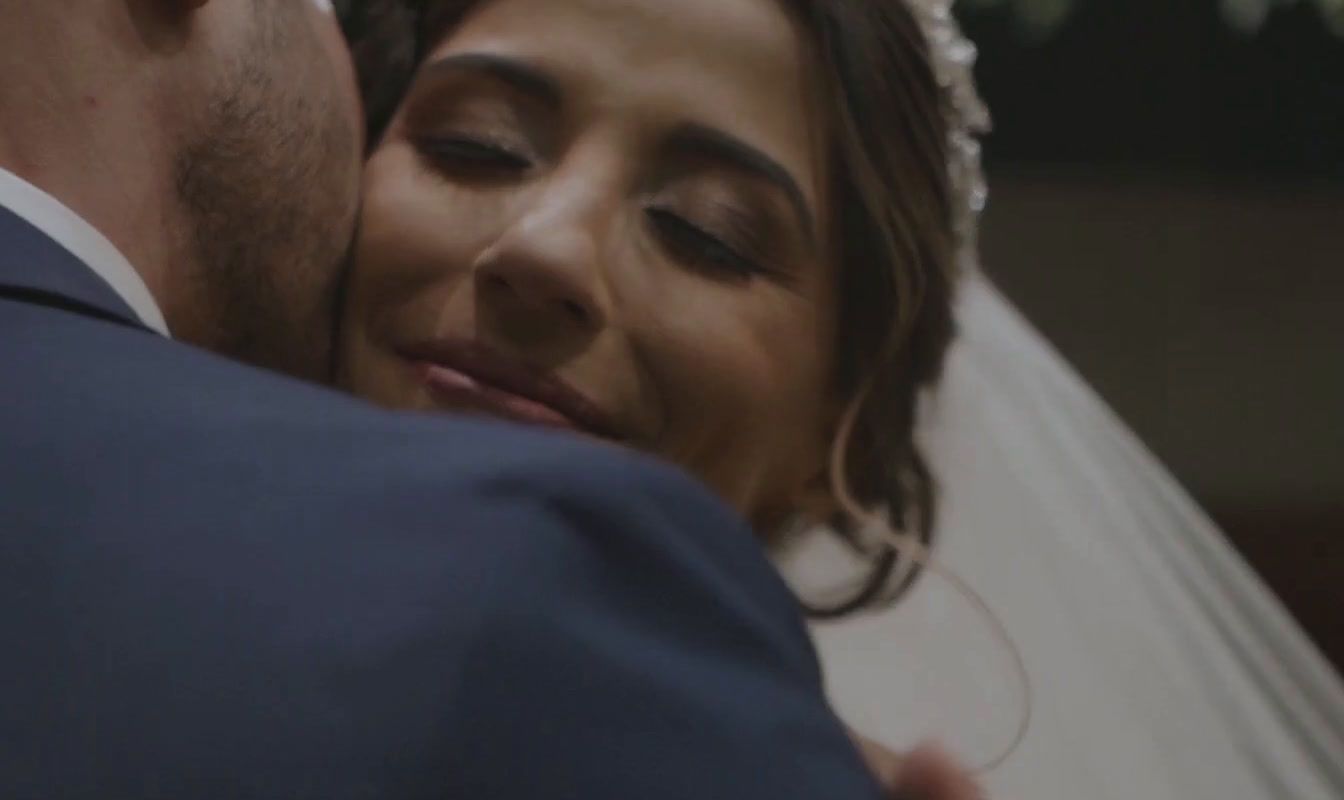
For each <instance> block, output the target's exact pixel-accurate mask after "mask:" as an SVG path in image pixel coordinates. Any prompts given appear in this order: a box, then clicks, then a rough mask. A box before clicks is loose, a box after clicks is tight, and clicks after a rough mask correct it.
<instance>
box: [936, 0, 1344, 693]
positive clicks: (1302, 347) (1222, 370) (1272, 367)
mask: <svg viewBox="0 0 1344 800" xmlns="http://www.w3.org/2000/svg"><path fill="white" fill-rule="evenodd" d="M1270 7H1274V8H1276V9H1277V10H1273V11H1271V12H1269V13H1267V14H1262V13H1260V12H1261V11H1264V10H1265V9H1268V8H1270ZM1329 8H1334V9H1335V11H1334V12H1333V14H1334V15H1333V16H1331V12H1329V11H1328V10H1327V9H1329ZM958 11H959V15H960V16H961V18H962V20H963V22H964V24H965V26H966V28H967V31H968V33H970V34H971V36H972V37H973V38H974V39H975V40H976V41H977V43H978V44H979V46H980V50H981V59H980V63H979V67H978V70H977V73H978V76H979V80H980V85H981V89H982V90H983V93H984V94H985V96H986V98H987V100H988V101H989V103H990V105H991V107H992V108H993V110H994V113H995V133H994V135H993V136H992V137H991V139H990V140H989V142H988V143H987V150H988V160H989V165H990V178H991V186H992V195H991V201H990V208H989V210H988V212H987V215H986V220H985V232H984V240H983V244H984V251H985V262H986V270H987V271H988V272H989V273H990V275H991V276H992V277H993V278H994V279H995V280H996V282H997V283H998V284H999V285H1000V287H1001V288H1002V289H1003V290H1004V291H1005V293H1006V294H1007V295H1008V296H1009V297H1011V298H1012V299H1013V300H1014V301H1015V302H1016V303H1017V304H1018V305H1019V307H1020V308H1021V309H1022V310H1023V312H1024V313H1025V314H1026V315H1027V316H1028V317H1029V318H1030V319H1031V320H1032V321H1033V323H1035V325H1036V326H1037V327H1038V328H1039V329H1040V330H1041V331H1042V332H1044V333H1045V335H1046V336H1047V337H1048V338H1049V339H1050V340H1051V341H1052V342H1053V343H1054V344H1055V345H1056V347H1058V348H1059V350H1060V351H1062V352H1063V354H1064V355H1065V357H1066V358H1067V359H1068V360H1069V361H1070V362H1071V363H1072V364H1073V365H1074V366H1075V367H1077V368H1078V370H1079V371H1080V372H1082V374H1083V375H1084V376H1085V377H1086V378H1087V379H1088V380H1089V381H1090V382H1091V383H1092V385H1093V386H1094V387H1095V388H1096V389H1097V390H1098V391H1099V392H1100V393H1101V395H1102V396H1103V397H1105V398H1106V400H1107V401H1108V402H1109V403H1110V404H1111V405H1112V407H1113V408H1115V410H1116V411H1118V412H1119V414H1120V415H1121V416H1122V417H1123V418H1124V419H1125V420H1126V422H1128V423H1129V424H1130V425H1131V426H1132V427H1133V428H1134V429H1135V430H1136V431H1137V432H1138V434H1139V435H1140V436H1141V437H1142V438H1143V440H1144V441H1145V442H1146V443H1147V444H1148V445H1149V446H1150V447H1151V448H1152V449H1153V450H1154V451H1156V453H1157V454H1158V456H1159V457H1160V458H1161V459H1162V460H1163V461H1164V462H1165V463H1166V464H1167V465H1168V466H1169V467H1170V468H1171V469H1172V470H1173V471H1174V472H1175V474H1176V476H1177V478H1178V479H1179V480H1180V481H1181V482H1182V483H1183V484H1184V485H1185V486H1186V488H1187V489H1189V490H1190V492H1191V493H1193V494H1194V496H1195V497H1196V498H1197V499H1198V500H1199V502H1200V503H1201V504H1202V505H1203V506H1204V508H1205V509H1206V510H1207V511H1208V512H1209V513H1210V514H1211V515H1212V516H1213V517H1214V519H1215V520H1216V521H1217V522H1218V523H1219V524H1220V525H1221V526H1222V527H1223V529H1224V530H1225V532H1226V533H1227V534H1228V536H1229V537H1230V538H1231V539H1232V541H1233V543H1234V544H1235V545H1236V547H1237V548H1238V549H1239V550H1240V551H1241V552H1242V553H1243V554H1244V555H1245V556H1246V558H1247V559H1248V560H1249V561H1250V562H1251V564H1252V565H1253V566H1254V567H1255V568H1256V569H1257V570H1258V571H1259V572H1260V573H1261V575H1262V576H1263V577H1264V578H1265V579H1266V581H1267V582H1268V583H1269V584H1270V586H1271V587H1272V588H1273V589H1274V591H1275V592H1276V593H1277V594H1278V595H1279V596H1280V597H1281V598H1282V599H1283V600H1284V602H1285V603H1286V605H1287V606H1288V608H1289V609H1290V610H1291V611H1292V612H1293V613H1294V614H1295V615H1296V616H1297V618H1298V619H1299V620H1300V621H1301V622H1302V624H1303V626H1304V627H1305V628H1306V629H1307V631H1308V632H1309V634H1311V636H1312V637H1313V638H1314V639H1315V640H1316V641H1317V643H1318V644H1319V645H1320V646H1321V647H1322V649H1323V650H1325V651H1326V653H1327V656H1328V657H1330V658H1331V659H1332V660H1333V661H1334V663H1335V664H1336V666H1339V667H1341V668H1344V3H1340V2H1338V0H1298V1H1297V2H1295V1H1294V0H1072V2H1071V3H1070V2H1069V0H960V2H958ZM1332 23H1333V27H1332Z"/></svg>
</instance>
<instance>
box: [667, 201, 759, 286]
mask: <svg viewBox="0 0 1344 800" xmlns="http://www.w3.org/2000/svg"><path fill="white" fill-rule="evenodd" d="M644 213H645V214H646V216H647V217H648V220H649V223H650V224H651V225H652V227H653V230H654V232H655V233H656V234H657V236H658V238H659V239H660V240H661V241H662V243H663V245H664V246H665V247H666V248H667V249H668V250H669V251H670V252H671V254H672V255H673V257H675V258H677V259H680V260H682V261H685V262H687V263H688V264H689V265H690V266H692V267H695V268H697V269H702V270H707V271H709V272H711V273H713V274H714V275H716V276H719V277H727V278H730V279H734V280H750V279H752V278H755V277H758V276H761V275H767V274H770V275H773V274H776V273H775V272H774V271H773V270H770V269H767V268H765V267H763V266H762V265H761V262H760V260H759V259H758V258H756V257H755V256H754V255H748V253H752V252H753V251H754V249H755V248H754V245H753V244H751V243H750V241H748V242H747V243H743V244H737V243H736V242H734V243H730V241H731V240H732V238H736V237H722V236H718V235H715V234H713V233H710V232H709V231H708V230H706V229H705V228H704V227H701V226H700V225H697V224H695V223H693V222H691V221H690V220H688V219H687V218H686V217H685V216H682V215H681V214H679V213H678V212H676V211H674V210H672V209H671V208H668V207H666V206H660V205H652V206H649V207H647V208H646V209H645V211H644ZM743 236H744V237H745V238H747V239H748V240H750V239H751V238H752V237H751V236H750V235H749V234H745V233H744V234H743Z"/></svg>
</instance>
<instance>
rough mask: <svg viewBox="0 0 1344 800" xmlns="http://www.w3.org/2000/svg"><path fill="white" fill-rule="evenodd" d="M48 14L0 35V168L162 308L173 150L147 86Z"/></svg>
mask: <svg viewBox="0 0 1344 800" xmlns="http://www.w3.org/2000/svg"><path fill="white" fill-rule="evenodd" d="M53 5H55V4H53ZM39 8H40V6H39ZM47 13H48V12H45V11H41V10H39V11H33V12H24V14H23V15H21V16H28V15H29V14H31V18H30V19H25V20H24V21H23V23H22V24H18V25H13V26H10V25H6V26H4V27H5V31H4V32H2V33H0V167H3V168H5V169H7V170H9V171H10V172H12V173H14V174H15V175H17V176H19V177H20V178H23V179H24V180H25V181H27V182H29V183H31V184H33V185H34V186H36V187H38V188H40V189H42V190H43V191H45V192H46V193H47V194H50V195H51V196H52V197H55V198H56V199H57V200H59V201H60V202H61V203H63V204H64V205H65V206H67V207H68V208H70V209H71V210H72V211H74V212H75V213H76V214H78V215H79V216H80V217H82V218H83V219H84V220H86V221H87V222H88V223H89V224H91V225H92V226H93V227H94V228H96V229H97V230H98V231H99V232H100V233H102V234H103V236H105V237H107V239H108V240H109V241H111V242H112V243H113V244H114V245H115V246H116V247H117V249H118V250H120V251H121V252H122V253H123V254H124V255H125V256H126V258H127V259H128V260H129V261H130V262H131V264H132V265H134V267H135V269H136V271H137V272H139V273H140V275H141V278H142V279H143V280H144V282H145V284H146V285H147V286H148V287H149V289H150V292H151V293H152V294H153V295H154V296H155V297H158V298H162V297H163V292H164V289H165V286H164V272H163V265H165V264H167V263H170V259H171V257H172V256H171V250H172V241H171V239H170V237H169V236H168V235H167V233H168V232H169V231H171V230H172V226H171V223H170V220H169V214H170V212H171V208H172V207H171V204H170V203H169V198H170V195H169V194H168V190H170V189H171V186H172V183H171V174H170V172H169V169H170V162H169V158H168V156H167V150H166V148H167V146H168V142H167V141H166V140H165V137H164V136H163V135H162V134H161V133H160V132H158V131H156V130H155V129H154V125H153V121H152V120H149V119H146V114H145V113H144V111H145V109H147V108H149V107H150V106H151V103H150V102H149V97H148V96H147V95H146V92H147V91H148V90H149V87H148V86H147V81H146V79H145V77H144V75H143V72H142V73H141V74H136V71H135V70H134V69H132V68H131V67H130V66H128V65H126V64H124V63H118V62H117V61H115V60H114V59H112V58H110V57H105V58H104V59H103V60H102V61H101V62H99V57H100V56H102V55H105V54H104V53H102V52H100V50H101V49H103V48H100V47H99V43H98V42H97V41H91V40H90V37H87V36H81V35H80V31H79V30H78V28H77V26H74V25H71V26H64V27H63V26H60V25H53V24H52V23H51V22H50V21H45V24H44V20H43V17H44V16H47ZM76 16H79V15H76ZM74 54H78V55H74Z"/></svg>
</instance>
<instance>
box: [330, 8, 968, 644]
mask: <svg viewBox="0 0 1344 800" xmlns="http://www.w3.org/2000/svg"><path fill="white" fill-rule="evenodd" d="M487 1H488V0H367V1H366V2H359V1H358V0H354V2H349V3H346V4H345V5H346V6H348V7H347V8H345V9H344V13H343V15H342V16H343V23H344V25H345V29H346V33H347V36H348V38H349V40H350V43H351V48H352V52H353V54H354V58H355V63H356V68H357V70H358V74H359V81H360V88H361V90H362V92H363V94H364V99H365V103H366V108H367V116H368V124H369V133H370V136H369V141H370V143H371V146H372V145H373V144H376V142H377V140H378V136H379V134H380V133H381V131H382V129H383V127H384V126H385V125H386V124H387V122H388V121H389V120H390V119H391V117H392V115H393V113H394V112H395V110H396V107H397V105H398V103H399V102H400V100H401V98H402V95H403V93H404V92H405V90H406V87H407V85H408V84H409V82H410V80H411V77H412V75H413V74H414V72H415V69H416V68H417V66H418V64H419V62H420V59H421V58H422V57H423V55H424V54H425V53H426V52H427V50H428V48H429V47H431V46H433V45H434V44H436V43H437V42H439V41H440V40H441V39H442V37H443V36H444V35H446V33H447V32H448V31H450V30H451V29H452V28H453V27H454V26H455V25H457V24H458V23H459V22H460V21H461V20H462V19H463V18H464V17H465V16H466V14H467V13H468V12H470V11H471V10H472V9H473V8H474V7H476V6H477V5H479V4H480V3H481V2H487ZM779 1H780V2H781V3H783V4H784V5H785V7H786V8H787V9H788V10H789V11H790V12H791V13H793V14H795V15H796V17H797V18H798V19H799V20H800V21H802V22H803V23H804V25H805V27H806V29H807V30H808V31H810V33H811V35H812V36H813V39H814V42H815V46H816V49H817V53H818V54H819V57H820V60H821V65H822V68H823V71H824V73H825V74H824V75H823V76H821V77H822V80H823V86H824V89H825V97H826V102H827V103H828V104H829V108H828V110H829V113H830V117H831V119H830V120H829V122H830V127H831V136H832V158H833V161H834V167H835V169H834V175H835V187H834V195H833V196H834V197H836V198H837V202H836V203H835V204H834V208H833V209H832V212H833V215H834V226H833V229H834V230H835V231H836V232H837V244H838V247H837V251H838V253H839V257H840V259H841V264H842V265H843V269H842V270H840V275H841V278H840V287H839V288H840V298H841V300H840V303H841V308H840V314H839V317H838V318H839V320H840V330H839V336H838V340H837V343H836V348H837V351H836V365H837V375H836V380H837V382H838V385H839V388H840V389H841V390H842V391H843V392H844V395H843V396H845V397H849V398H851V402H852V408H851V412H852V414H851V415H850V418H851V419H852V421H853V425H852V428H851V429H849V430H848V431H847V432H842V433H841V434H840V435H841V437H842V438H841V440H840V441H838V443H837V447H838V448H840V450H839V452H838V454H837V459H836V462H837V463H839V464H841V465H843V468H842V470H840V471H841V472H843V474H840V475H832V480H833V481H836V482H838V483H839V484H840V485H842V486H843V487H844V488H845V489H846V490H847V491H846V492H845V494H848V495H850V496H852V497H854V498H855V499H856V500H857V501H858V502H859V503H861V504H863V505H864V506H865V507H869V508H874V509H882V510H883V511H884V512H885V514H886V516H887V519H888V521H889V523H890V524H891V525H892V526H893V527H895V528H897V529H900V530H903V531H905V532H907V533H911V534H914V535H915V536H916V537H917V539H918V540H919V541H920V542H921V543H922V544H925V545H927V544H929V543H930V542H931V540H932V536H933V530H934V521H935V520H934V509H935V498H934V481H933V477H932V476H931V475H930V472H929V469H928V466H927V465H926V463H925V461H924V458H923V457H922V455H921V453H920V451H919V448H918V447H917V445H916V443H915V441H914V428H915V413H916V408H917V405H918V402H919V397H920V395H921V393H922V390H923V389H925V388H926V387H929V386H931V385H933V384H934V383H936V381H937V379H938V377H939V374H940V372H941V368H942V363H943V358H944V354H945V353H946V351H947V347H948V344H949V343H950V341H951V339H952V337H953V334H954V324H953V318H952V298H953V293H954V289H955V285H956V279H957V269H956V252H957V237H956V235H955V233H954V229H953V209H952V199H951V188H950V178H949V175H948V166H947V165H948V152H947V142H948V130H947V125H948V123H947V114H946V113H945V111H946V107H945V102H946V98H945V97H944V96H943V93H942V92H941V90H940V89H939V87H938V83H937V81H936V80H935V76H934V74H933V69H932V66H931V64H930V61H929V53H928V45H927V42H926V41H925V39H924V36H923V33H922V31H921V29H920V26H919V23H918V21H917V20H916V19H915V18H914V16H913V15H912V14H911V12H910V10H909V8H908V7H907V6H906V4H905V0H779ZM845 433H847V435H845ZM823 522H826V523H828V524H829V525H830V527H831V528H832V529H833V530H835V531H836V533H837V534H838V535H840V536H841V537H842V538H844V539H845V540H846V541H847V542H849V543H850V544H852V545H853V546H854V547H855V549H856V550H858V551H860V552H864V553H868V554H870V572H869V574H868V576H867V578H866V579H865V580H864V581H863V582H862V584H861V585H860V588H859V589H858V590H856V591H855V592H853V593H852V594H851V595H850V596H848V597H846V598H844V599H843V600H842V601H841V602H838V603H836V604H834V605H830V606H826V607H822V608H812V609H810V610H811V611H812V613H813V614H815V615H817V616H821V617H834V616H840V615H844V614H847V613H849V612H852V611H855V610H857V609H860V608H864V607H868V606H872V605H875V604H878V603H881V602H886V601H889V600H891V599H893V598H894V597H895V596H897V595H899V594H900V593H901V591H903V590H904V589H905V588H906V587H907V586H908V584H909V582H910V578H909V577H907V578H906V579H904V580H902V581H900V582H895V581H894V580H893V576H895V575H897V574H898V573H900V572H903V571H899V570H897V569H896V567H897V565H898V564H897V562H898V558H897V553H896V551H895V550H894V549H892V548H891V547H890V546H883V547H879V548H877V549H876V550H872V549H870V548H869V546H868V545H869V544H870V543H864V542H861V541H860V540H859V533H858V532H857V531H856V530H855V525H854V520H853V519H852V515H851V514H840V515H839V516H838V518H837V519H833V520H824V521H823ZM908 574H910V575H913V573H908Z"/></svg>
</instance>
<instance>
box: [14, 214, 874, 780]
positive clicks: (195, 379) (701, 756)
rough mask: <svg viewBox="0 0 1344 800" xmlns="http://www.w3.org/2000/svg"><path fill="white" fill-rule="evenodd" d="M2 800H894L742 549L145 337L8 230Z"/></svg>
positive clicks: (753, 556) (697, 495) (664, 485)
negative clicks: (831, 706) (871, 772)
mask: <svg viewBox="0 0 1344 800" xmlns="http://www.w3.org/2000/svg"><path fill="white" fill-rule="evenodd" d="M0 382H2V383H0V641H3V650H4V652H3V654H2V655H0V797H3V798H6V800H26V799H27V798H33V799H34V800H36V799H37V798H41V799H42V800H56V799H57V798H95V797H97V798H117V799H118V800H121V799H122V798H173V799H174V800H186V798H211V797H220V798H286V799H291V798H323V799H324V800H326V799H331V798H337V799H339V798H351V799H352V800H353V799H354V798H483V799H490V800H523V798H527V799H528V800H533V799H534V798H574V799H575V800H579V799H580V798H582V799H583V800H594V799H598V798H613V800H616V799H619V800H673V798H676V799H677V800H684V799H693V800H704V799H705V798H724V799H725V800H728V799H729V798H731V799H732V800H742V799H744V798H745V799H747V800H751V799H752V798H760V800H792V799H793V798H798V799H799V800H801V799H802V798H807V799H808V800H821V799H822V798H825V800H842V799H844V798H865V799H868V800H871V798H876V797H877V796H878V795H879V792H878V789H877V787H876V786H875V785H874V783H873V782H872V780H871V779H870V778H869V776H868V775H867V773H866V771H865V770H864V768H863V766H862V764H861V762H860V760H859V758H858V756H857V754H856V753H855V751H854V749H853V747H852V746H851V745H850V743H849V741H848V739H847V737H846V736H845V734H844V732H843V730H842V728H841V726H840V725H839V723H838V722H837V721H836V720H835V718H834V717H833V716H832V714H831V712H830V711H829V710H828V708H827V705H826V703H825V701H824V699H823V696H822V691H821V687H820V679H819V675H818V667H817V663H816V658H815V654H814V652H813V650H812V648H811V645H810V643H809V640H808V637H807V634H806V632H805V629H804V627H803V625H802V623H801V620H800V615H799V612H798V608H797V605H796V603H795V601H794V599H793V597H792V596H791V594H790V593H789V591H788V590H787V588H786V587H785V586H784V585H783V583H782V582H781V581H780V579H779V578H778V577H777V575H776V574H775V572H774V570H773V569H772V567H771V565H770V564H769V563H768V561H767V560H766V559H765V558H764V557H763V555H762V552H761V550H760V548H759V547H758V545H757V543H756V542H755V541H754V540H753V537H752V536H751V533H750V532H749V531H748V530H747V529H746V527H745V526H744V525H743V524H741V523H740V522H739V521H738V520H736V519H735V518H734V516H733V515H732V514H730V513H729V512H728V511H727V510H726V509H724V508H723V507H721V506H720V505H719V504H718V503H717V502H716V501H714V500H713V499H712V498H710V497H709V496H708V495H707V493H705V492H704V491H703V490H702V489H701V488H699V487H698V486H697V485H695V484H694V483H693V482H691V481H690V480H688V479H686V478H684V477H683V476H681V475H680V474H679V473H677V472H675V471H674V470H672V469H670V468H665V467H662V466H659V465H657V464H655V463H652V462H651V461H648V460H645V459H642V458H638V457H636V456H633V455H630V454H627V453H623V452H621V451H618V450H617V449H616V448H614V447H607V446H603V445H599V444H593V443H588V442H584V441H580V440H579V439H578V438H577V437H566V436H557V435H550V434H543V433H541V432H538V431H530V430H525V429H522V428H517V427H514V426H509V425H504V424H493V423H486V422H472V421H467V420H454V419H450V418H443V417H436V418H430V417H422V416H412V415H405V414H394V413H390V412H384V411H379V410H375V409H373V408H371V407H369V406H367V405H365V404H364V403H362V402H360V401H358V400H355V399H353V398H348V397H345V396H343V395H340V394H337V393H334V392H331V391H328V390H325V389H322V388H319V387H314V386H308V385H305V384H301V383H298V382H295V381H291V380H289V379H287V378H284V377H281V376H277V375H272V374H269V373H265V372H262V371H258V370H254V369H251V368H248V367H245V366H242V365H239V364H236V363H232V362H229V361H227V360H224V359H221V358H218V357H215V356H213V355H211V354H209V353H206V352H203V351H200V350H197V349H194V348H191V347H189V346H186V345H183V344H180V343H177V342H173V341H170V340H167V339H164V338H161V337H159V336H156V335H154V334H152V333H150V332H148V331H146V330H144V329H143V328H141V327H140V326H139V325H138V324H136V322H135V321H134V318H133V316H132V314H131V312H130V311H129V309H127V308H126V307H125V305H124V304H123V303H122V302H120V301H119V299H118V298H117V296H116V295H115V294H113V293H112V291H111V290H110V289H109V288H108V287H107V286H105V285H104V284H103V283H102V282H101V281H100V280H99V279H98V278H97V277H96V276H95V275H94V274H93V273H92V272H91V271H89V270H88V269H87V268H86V267H85V266H84V265H83V264H81V263H79V262H78V261H77V260H75V259H74V257H73V256H71V255H70V254H69V253H68V252H67V251H65V250H64V249H63V248H61V247H59V246H58V245H57V244H56V243H54V242H52V241H51V240H49V239H47V238H46V237H45V236H43V235H42V234H41V233H39V232H38V231H36V230H35V229H33V228H32V227H30V226H29V225H28V224H27V223H25V222H24V221H22V220H21V219H19V218H18V217H16V216H14V215H13V214H11V213H9V212H8V211H5V210H3V209H0Z"/></svg>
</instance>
